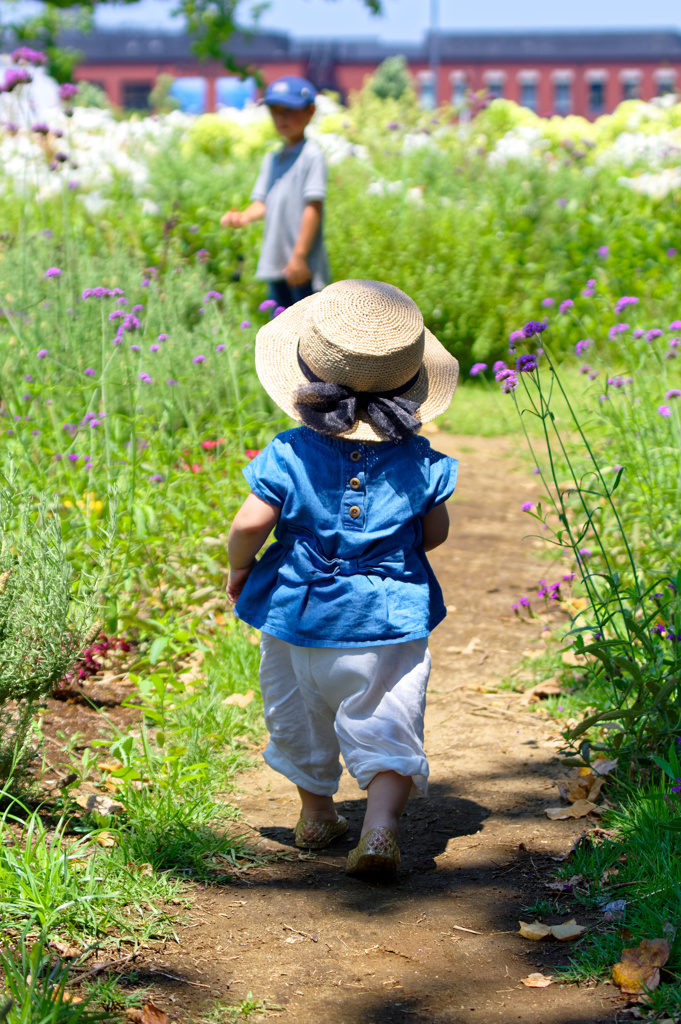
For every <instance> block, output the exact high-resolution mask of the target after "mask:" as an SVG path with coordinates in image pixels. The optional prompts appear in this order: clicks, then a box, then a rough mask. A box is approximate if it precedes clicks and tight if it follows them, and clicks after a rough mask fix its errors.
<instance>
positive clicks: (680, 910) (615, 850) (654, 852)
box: [559, 777, 681, 1016]
mask: <svg viewBox="0 0 681 1024" xmlns="http://www.w3.org/2000/svg"><path fill="white" fill-rule="evenodd" d="M617 796H618V797H619V798H620V806H619V809H618V810H617V811H612V812H609V813H608V814H607V816H606V817H605V818H604V819H603V825H604V827H605V828H607V829H610V830H612V831H613V832H614V836H613V837H612V838H610V837H606V838H604V839H602V840H601V839H597V840H595V841H589V840H588V839H587V840H586V841H585V842H583V843H581V844H580V845H579V846H578V848H577V850H576V851H575V853H574V854H573V856H572V858H571V859H570V862H569V864H568V865H566V866H565V867H563V868H561V870H560V872H559V874H560V876H561V877H563V878H564V879H565V880H567V879H569V878H570V877H571V876H574V875H582V876H583V879H584V881H583V882H580V883H579V888H580V890H581V889H585V890H586V891H585V892H584V893H582V892H581V891H580V892H574V893H573V895H572V896H571V897H570V899H571V902H572V904H573V906H572V910H573V911H574V910H577V911H578V910H579V908H580V907H582V908H585V909H588V910H591V911H593V910H598V911H599V912H600V911H601V910H602V908H603V907H604V906H606V905H607V904H608V903H609V902H612V901H614V900H618V899H624V900H626V906H625V908H624V910H623V912H622V916H621V918H620V919H619V920H618V921H616V922H613V923H606V922H605V921H603V923H601V924H597V925H595V926H594V927H593V928H592V929H591V930H590V931H589V932H588V933H587V935H586V936H585V937H584V939H582V940H580V942H579V944H578V945H577V946H576V947H575V948H574V954H573V957H572V959H571V962H570V966H569V967H568V968H567V969H566V971H565V975H564V976H565V978H566V979H569V980H584V979H586V978H591V979H599V980H603V979H605V978H607V977H609V976H610V974H611V972H612V967H613V965H614V964H615V963H617V962H618V961H619V960H620V957H621V953H622V949H623V948H624V947H625V946H627V947H629V948H631V947H633V946H637V945H638V943H639V942H640V941H641V939H654V938H665V937H667V938H671V936H672V935H673V938H671V941H670V947H671V955H670V958H669V962H668V964H667V966H666V968H665V969H664V971H663V984H662V985H661V986H660V988H659V989H658V990H657V991H656V992H654V993H653V995H652V1000H651V1004H652V1007H653V1008H654V1009H655V1010H656V1011H657V1012H659V1013H661V1014H662V1015H663V1016H669V1015H670V1014H671V1015H673V1014H676V1013H678V1010H679V1008H680V1007H681V934H678V935H677V934H676V926H677V925H678V922H679V921H680V920H681V848H680V847H679V841H678V835H679V833H678V831H671V830H670V829H668V828H667V827H665V826H666V825H668V824H669V823H674V824H675V825H677V826H678V825H679V823H680V822H681V803H680V802H679V797H678V794H676V793H674V792H672V791H671V783H669V782H667V781H665V780H664V779H654V780H652V781H651V779H650V778H649V777H648V778H647V779H646V778H642V779H635V780H632V783H627V784H626V785H625V784H621V785H620V789H619V792H618V793H617ZM606 868H616V869H617V872H618V873H617V874H616V875H614V876H613V875H611V876H610V877H609V878H608V879H604V878H603V872H604V871H605V869H606ZM670 924H671V925H672V926H673V927H672V929H671V931H670V929H669V925H670Z"/></svg>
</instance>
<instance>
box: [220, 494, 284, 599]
mask: <svg viewBox="0 0 681 1024" xmlns="http://www.w3.org/2000/svg"><path fill="white" fill-rule="evenodd" d="M280 513H281V509H280V508H278V507H277V506H276V505H268V504H267V502H266V501H262V500H261V499H260V498H258V497H256V495H255V494H249V495H248V497H247V498H246V500H245V502H244V503H243V505H242V506H241V508H240V509H239V511H238V512H237V514H236V515H235V516H234V519H233V521H232V526H231V528H230V531H229V539H228V541H227V552H228V556H229V579H228V581H227V596H228V597H229V599H230V601H236V600H237V598H238V597H239V595H240V594H241V591H242V590H243V588H244V584H245V582H246V580H247V579H248V577H249V575H250V573H251V570H252V569H253V566H254V565H255V556H256V555H257V553H258V551H260V548H261V547H262V546H263V544H264V543H265V541H266V540H267V538H268V537H269V535H270V533H271V532H272V530H273V529H274V527H275V526H276V525H277V522H278V521H279V515H280Z"/></svg>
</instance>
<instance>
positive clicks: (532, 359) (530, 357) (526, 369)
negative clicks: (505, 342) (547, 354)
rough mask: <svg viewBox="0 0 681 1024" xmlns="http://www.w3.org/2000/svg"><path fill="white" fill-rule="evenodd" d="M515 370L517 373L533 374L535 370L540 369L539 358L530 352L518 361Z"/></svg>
mask: <svg viewBox="0 0 681 1024" xmlns="http://www.w3.org/2000/svg"><path fill="white" fill-rule="evenodd" d="M515 368H516V372H517V373H532V371H533V370H536V369H538V363H537V357H536V356H535V355H534V354H533V353H531V352H528V353H526V354H525V355H522V356H520V357H519V358H518V359H517V360H516V364H515Z"/></svg>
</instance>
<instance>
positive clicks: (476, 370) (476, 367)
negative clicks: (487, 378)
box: [470, 363, 487, 377]
mask: <svg viewBox="0 0 681 1024" xmlns="http://www.w3.org/2000/svg"><path fill="white" fill-rule="evenodd" d="M486 369H487V363H473V365H472V366H471V369H470V375H471V377H477V376H478V375H479V374H481V373H484V372H485V370H486Z"/></svg>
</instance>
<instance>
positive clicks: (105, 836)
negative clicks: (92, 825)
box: [97, 832, 116, 847]
mask: <svg viewBox="0 0 681 1024" xmlns="http://www.w3.org/2000/svg"><path fill="white" fill-rule="evenodd" d="M97 844H98V845H99V846H105V847H109V846H115V844H116V840H115V839H114V837H113V836H112V835H111V833H110V832H100V833H99V834H98V835H97Z"/></svg>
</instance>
